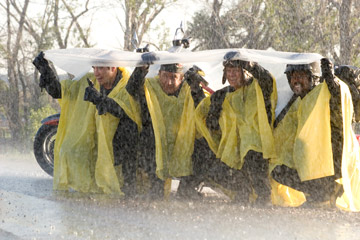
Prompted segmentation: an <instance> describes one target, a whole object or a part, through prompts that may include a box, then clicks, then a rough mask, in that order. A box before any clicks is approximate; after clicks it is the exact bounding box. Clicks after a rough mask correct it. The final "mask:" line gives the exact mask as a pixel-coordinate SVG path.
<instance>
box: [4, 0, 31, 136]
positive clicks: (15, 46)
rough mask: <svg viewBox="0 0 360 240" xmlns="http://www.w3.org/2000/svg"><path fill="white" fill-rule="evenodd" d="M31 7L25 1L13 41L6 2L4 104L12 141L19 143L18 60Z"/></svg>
mask: <svg viewBox="0 0 360 240" xmlns="http://www.w3.org/2000/svg"><path fill="white" fill-rule="evenodd" d="M28 5H29V0H25V2H24V5H23V7H22V10H21V14H20V17H19V22H18V25H17V28H16V30H17V31H16V34H15V40H14V41H12V36H14V34H13V32H12V27H11V23H12V21H11V14H10V12H11V10H10V8H11V5H10V0H6V6H5V9H6V23H7V33H8V39H7V43H6V52H7V55H6V61H7V66H8V69H7V74H8V79H9V88H8V91H6V92H5V94H4V95H5V96H6V100H5V102H4V103H3V104H4V108H5V113H6V116H7V119H8V120H9V128H10V131H11V135H12V139H13V140H14V141H16V142H17V141H19V140H20V139H21V134H22V129H23V123H22V121H21V115H20V91H19V86H18V84H19V77H20V75H19V72H18V71H17V69H18V68H17V67H18V62H17V58H18V55H19V50H20V44H21V40H22V34H23V30H24V22H25V16H26V11H27V8H28Z"/></svg>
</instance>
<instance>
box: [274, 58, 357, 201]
mask: <svg viewBox="0 0 360 240" xmlns="http://www.w3.org/2000/svg"><path fill="white" fill-rule="evenodd" d="M314 66H316V65H314V64H301V65H292V64H288V65H287V67H286V70H285V73H286V75H287V78H288V81H289V85H290V87H291V89H292V91H293V92H294V96H293V97H292V99H291V100H290V101H289V103H288V104H287V106H286V107H285V108H284V109H283V110H282V112H281V113H280V114H279V116H278V118H277V119H276V121H275V123H274V127H275V129H274V138H275V141H276V145H277V151H278V158H277V159H276V160H274V163H275V164H276V165H277V166H276V167H275V168H274V170H273V171H272V173H271V176H272V177H273V178H274V180H276V181H277V182H279V183H281V184H283V185H286V186H289V187H291V188H293V189H296V190H298V191H302V192H304V193H305V196H306V201H307V202H308V203H310V204H311V203H313V202H325V201H330V203H332V205H335V201H337V199H341V198H340V197H341V196H342V195H343V196H345V195H346V196H345V198H346V199H347V200H349V199H350V202H356V201H359V196H358V193H357V192H356V190H355V191H353V190H354V187H355V189H357V188H358V187H357V185H358V183H359V182H358V180H359V179H358V173H356V169H357V168H358V167H357V168H353V166H356V165H358V163H356V162H358V160H359V159H358V158H359V152H358V146H357V143H355V142H356V141H354V140H355V137H352V136H353V132H352V129H351V128H349V126H350V124H349V123H350V122H351V118H352V116H348V115H352V114H351V113H350V114H348V113H349V112H350V111H348V110H349V109H350V108H351V110H352V104H351V103H349V102H346V101H344V100H346V99H348V100H349V99H350V100H351V97H348V98H347V96H346V93H348V92H349V90H348V87H347V86H346V85H345V84H344V83H342V81H340V80H339V79H338V78H336V77H335V76H334V74H333V71H332V64H331V63H330V61H329V60H328V59H326V58H324V59H322V60H321V72H322V77H321V78H320V82H321V83H320V84H318V85H316V81H315V79H316V74H315V73H316V72H317V71H316V70H315V69H316V67H314ZM348 95H350V94H348ZM350 105H351V106H350ZM351 112H352V111H351ZM347 120H349V121H347ZM349 139H351V140H350V141H349ZM345 143H346V144H345ZM354 143H355V144H354ZM350 149H352V150H350ZM355 149H357V151H356V150H355ZM349 151H350V152H349ZM353 151H354V152H353ZM344 161H345V162H344ZM353 163H355V164H353ZM350 166H351V167H350ZM350 169H354V171H355V172H352V174H350V175H351V176H350V177H349V175H348V174H347V173H348V172H350V171H352V170H350ZM357 171H358V169H357ZM344 173H346V174H345V175H344ZM354 173H355V174H354ZM352 181H355V182H356V181H357V184H355V185H353V184H347V183H349V182H352ZM344 182H345V183H346V184H341V183H344ZM344 188H345V189H351V190H347V191H346V193H345V194H343V193H344ZM347 200H345V201H347ZM355 205H356V204H355Z"/></svg>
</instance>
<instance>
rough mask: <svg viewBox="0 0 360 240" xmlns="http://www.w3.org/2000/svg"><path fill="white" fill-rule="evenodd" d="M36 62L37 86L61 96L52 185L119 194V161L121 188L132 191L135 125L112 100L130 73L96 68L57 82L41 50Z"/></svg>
mask: <svg viewBox="0 0 360 240" xmlns="http://www.w3.org/2000/svg"><path fill="white" fill-rule="evenodd" d="M35 63H37V64H35ZM34 64H35V65H36V66H37V68H38V69H39V71H40V73H41V76H40V86H41V87H44V88H45V89H46V91H47V92H48V93H49V94H50V95H51V96H52V97H53V98H56V99H59V103H60V107H61V115H60V121H59V126H58V131H57V135H56V141H55V151H54V157H55V163H54V184H53V187H54V189H55V190H69V189H73V190H76V191H79V192H93V193H109V194H120V195H122V191H121V190H120V181H121V179H118V176H117V175H118V174H117V172H116V170H115V168H114V164H115V165H118V164H122V165H123V172H124V174H123V175H124V178H125V184H124V188H123V189H122V190H123V191H124V192H125V193H126V194H130V193H131V189H133V188H134V186H133V185H134V183H135V177H134V176H135V175H134V174H135V171H134V170H131V169H133V168H134V167H136V166H135V165H134V164H133V163H135V162H136V151H133V150H132V149H133V148H134V147H133V145H136V143H137V126H136V124H135V122H134V121H132V120H131V119H130V118H129V117H128V116H127V115H126V114H124V113H123V111H122V109H121V108H120V107H118V104H117V103H116V102H115V100H114V99H116V98H117V94H118V93H119V91H120V89H122V88H123V87H125V85H126V83H127V80H128V78H129V74H128V72H127V71H126V70H125V69H124V68H116V67H97V66H94V67H93V70H94V74H87V75H86V76H85V77H83V78H81V79H80V80H78V81H73V80H63V81H61V82H59V81H58V80H57V77H56V75H55V73H54V72H53V70H52V69H51V67H50V66H49V64H48V62H47V60H46V59H45V58H44V55H43V54H42V53H40V54H39V56H37V57H36V58H35V60H34ZM92 81H93V82H94V83H92ZM113 98H114V99H113ZM106 112H110V113H111V114H106ZM119 119H120V121H119ZM114 155H115V157H114ZM114 159H115V160H114ZM128 185H129V186H128Z"/></svg>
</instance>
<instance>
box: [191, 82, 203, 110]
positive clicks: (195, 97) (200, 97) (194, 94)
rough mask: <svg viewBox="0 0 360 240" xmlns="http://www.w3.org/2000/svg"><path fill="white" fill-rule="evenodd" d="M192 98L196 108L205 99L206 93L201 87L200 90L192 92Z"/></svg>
mask: <svg viewBox="0 0 360 240" xmlns="http://www.w3.org/2000/svg"><path fill="white" fill-rule="evenodd" d="M191 96H192V98H193V100H194V105H195V107H197V105H198V104H199V103H200V102H201V100H203V99H204V98H205V93H204V91H203V89H202V87H200V86H199V88H198V89H196V91H193V90H191Z"/></svg>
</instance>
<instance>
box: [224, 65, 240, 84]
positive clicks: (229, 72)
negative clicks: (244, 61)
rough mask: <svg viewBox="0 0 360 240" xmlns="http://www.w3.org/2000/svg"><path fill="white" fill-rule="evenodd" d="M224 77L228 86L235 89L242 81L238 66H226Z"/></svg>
mask: <svg viewBox="0 0 360 240" xmlns="http://www.w3.org/2000/svg"><path fill="white" fill-rule="evenodd" d="M225 74H226V79H227V80H228V82H229V84H230V86H232V87H233V88H235V89H238V88H239V87H241V86H242V85H244V83H243V80H242V79H243V72H242V69H241V68H240V67H226V69H225Z"/></svg>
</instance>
